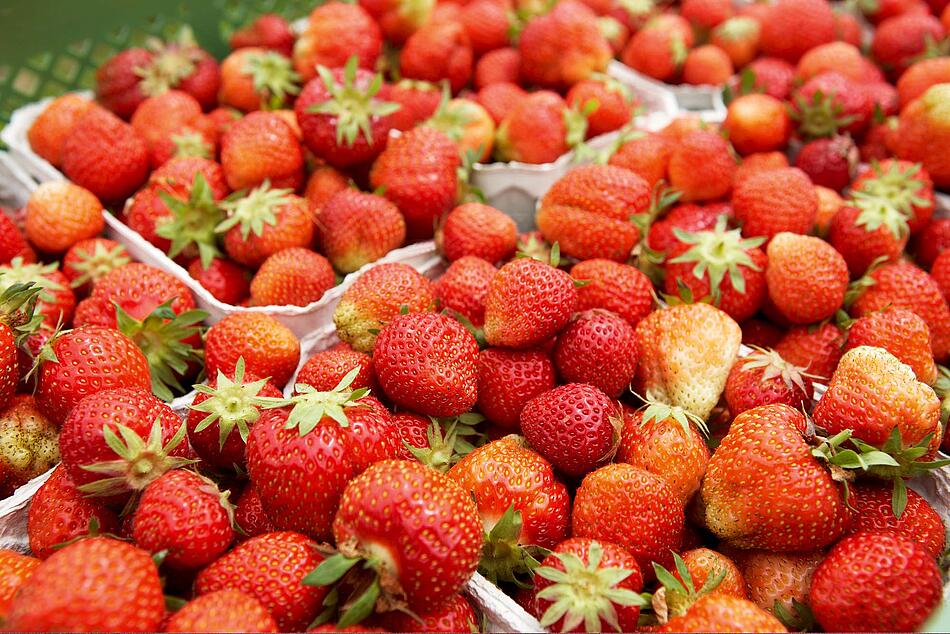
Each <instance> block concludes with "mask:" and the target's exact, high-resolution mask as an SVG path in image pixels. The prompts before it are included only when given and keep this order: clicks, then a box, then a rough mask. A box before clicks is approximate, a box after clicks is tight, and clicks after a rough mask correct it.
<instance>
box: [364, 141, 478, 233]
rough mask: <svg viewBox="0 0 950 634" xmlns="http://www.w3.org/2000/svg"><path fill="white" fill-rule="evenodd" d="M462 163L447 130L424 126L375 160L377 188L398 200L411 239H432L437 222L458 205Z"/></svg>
mask: <svg viewBox="0 0 950 634" xmlns="http://www.w3.org/2000/svg"><path fill="white" fill-rule="evenodd" d="M460 166H461V160H460V158H459V153H458V147H457V146H456V145H455V144H454V143H453V142H452V141H451V139H449V137H447V136H446V135H445V134H444V133H442V132H439V131H438V130H436V129H434V128H430V127H427V126H422V127H419V128H413V129H412V130H408V131H406V132H404V133H403V134H402V135H401V136H399V137H398V138H395V139H393V140H392V142H391V143H389V145H387V146H386V149H385V150H383V152H382V154H380V155H379V157H378V158H377V159H376V162H375V163H373V168H372V170H371V171H370V174H369V180H370V184H371V185H372V186H373V188H374V189H379V188H383V189H384V191H383V195H384V196H385V197H386V198H388V199H389V200H391V201H392V202H394V203H396V206H397V207H399V211H401V212H402V215H403V216H404V217H405V219H406V236H407V238H409V239H410V240H419V239H425V238H429V237H431V236H432V235H433V233H434V232H435V223H436V222H437V221H439V220H440V219H441V218H442V216H443V214H445V213H446V212H448V211H449V210H450V209H452V208H453V207H454V206H455V201H456V199H457V198H458V174H457V170H458V168H459V167H460Z"/></svg>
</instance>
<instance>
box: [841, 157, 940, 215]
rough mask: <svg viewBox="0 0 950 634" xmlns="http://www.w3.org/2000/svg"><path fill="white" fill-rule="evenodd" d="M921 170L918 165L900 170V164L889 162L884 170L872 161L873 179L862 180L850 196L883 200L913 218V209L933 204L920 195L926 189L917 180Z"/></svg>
mask: <svg viewBox="0 0 950 634" xmlns="http://www.w3.org/2000/svg"><path fill="white" fill-rule="evenodd" d="M921 169H922V166H921V164H920V163H914V164H913V165H911V166H910V167H907V168H903V169H902V167H901V164H900V163H897V162H891V163H890V164H889V165H888V166H887V169H886V170H885V169H883V168H882V167H881V164H880V163H879V162H877V161H872V162H871V170H872V171H873V172H874V177H873V178H868V179H865V180H863V181H862V182H861V184H860V189H857V190H855V191H852V196H854V197H855V198H858V197H864V196H871V197H875V198H881V199H884V200H886V201H888V202H890V203H891V204H892V205H893V206H894V207H895V208H896V209H897V210H898V211H900V212H901V213H902V214H904V216H906V217H907V218H913V216H914V208H915V207H927V206H930V205H932V204H933V201H932V200H928V199H926V198H924V197H923V196H921V195H920V194H921V193H922V192H923V191H925V189H926V185H925V183H924V182H923V181H922V180H920V179H919V178H917V175H918V174H920V170H921Z"/></svg>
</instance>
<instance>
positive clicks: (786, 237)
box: [765, 231, 848, 324]
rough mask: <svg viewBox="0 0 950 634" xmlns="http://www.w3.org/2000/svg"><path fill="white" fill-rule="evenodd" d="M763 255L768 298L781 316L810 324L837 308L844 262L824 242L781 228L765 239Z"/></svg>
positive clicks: (844, 285)
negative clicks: (767, 244)
mask: <svg viewBox="0 0 950 634" xmlns="http://www.w3.org/2000/svg"><path fill="white" fill-rule="evenodd" d="M766 254H767V255H768V267H767V268H766V271H765V279H766V282H767V283H768V292H769V297H770V298H771V300H772V304H773V305H774V306H775V308H776V309H777V310H778V311H779V312H780V313H781V314H782V316H783V317H784V318H785V319H787V320H788V321H790V322H791V323H793V324H813V323H815V322H819V321H822V320H824V319H828V318H829V317H832V316H833V315H834V314H835V312H836V311H837V310H838V309H839V308H841V305H842V303H843V302H844V297H845V291H846V290H847V288H848V265H847V263H846V261H845V258H844V257H842V255H841V254H840V253H839V252H838V251H836V250H835V249H834V248H833V247H832V246H831V245H829V244H828V243H827V242H825V241H824V240H821V239H820V238H813V237H811V236H802V235H798V234H794V233H788V232H784V231H783V232H782V233H779V234H777V235H776V236H775V237H774V238H772V241H771V242H769V246H768V249H767V250H766Z"/></svg>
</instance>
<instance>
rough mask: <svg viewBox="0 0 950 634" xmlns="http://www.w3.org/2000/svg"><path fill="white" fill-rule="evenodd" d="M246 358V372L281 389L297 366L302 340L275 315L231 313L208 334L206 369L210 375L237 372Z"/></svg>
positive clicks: (206, 339)
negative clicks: (219, 372)
mask: <svg viewBox="0 0 950 634" xmlns="http://www.w3.org/2000/svg"><path fill="white" fill-rule="evenodd" d="M242 357H243V359H244V362H245V363H246V364H247V371H248V373H250V374H251V375H253V376H259V377H263V378H267V379H268V380H269V381H270V382H271V383H272V384H273V385H274V386H275V387H277V388H282V387H283V386H284V384H285V383H287V381H288V380H289V379H290V376H291V375H292V374H293V373H294V370H296V369H297V362H298V361H299V360H300V341H299V340H298V339H297V337H296V335H294V333H293V332H292V331H291V330H290V329H289V328H288V327H287V326H285V325H283V324H282V323H280V322H279V321H277V320H276V319H275V318H274V317H272V316H270V315H267V314H265V313H259V312H242V313H234V314H231V315H228V316H227V317H225V318H224V319H222V320H221V321H219V322H217V323H216V324H214V325H212V326H211V328H209V329H208V332H207V334H206V335H205V369H206V371H207V374H208V376H217V375H218V371H219V370H220V371H222V372H224V373H225V374H231V373H232V372H234V370H235V367H236V366H237V362H238V360H239V359H241V358H242Z"/></svg>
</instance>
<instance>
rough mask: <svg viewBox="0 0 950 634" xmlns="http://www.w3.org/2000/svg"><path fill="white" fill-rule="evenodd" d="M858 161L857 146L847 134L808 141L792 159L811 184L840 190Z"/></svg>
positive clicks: (846, 184) (849, 177)
mask: <svg viewBox="0 0 950 634" xmlns="http://www.w3.org/2000/svg"><path fill="white" fill-rule="evenodd" d="M857 162H858V148H857V146H855V145H854V141H852V140H851V139H850V138H849V137H846V136H834V137H831V138H824V139H815V140H814V141H809V142H808V143H806V144H805V145H804V146H802V149H801V150H800V151H799V153H798V156H797V157H796V158H795V167H797V168H798V169H800V170H802V171H803V172H805V174H807V175H808V177H809V178H810V179H811V181H812V183H814V184H815V185H820V186H823V187H827V188H829V189H833V190H834V191H836V192H840V191H841V190H843V189H844V188H845V187H847V186H848V185H849V184H851V178H852V175H853V173H854V168H855V165H857Z"/></svg>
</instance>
